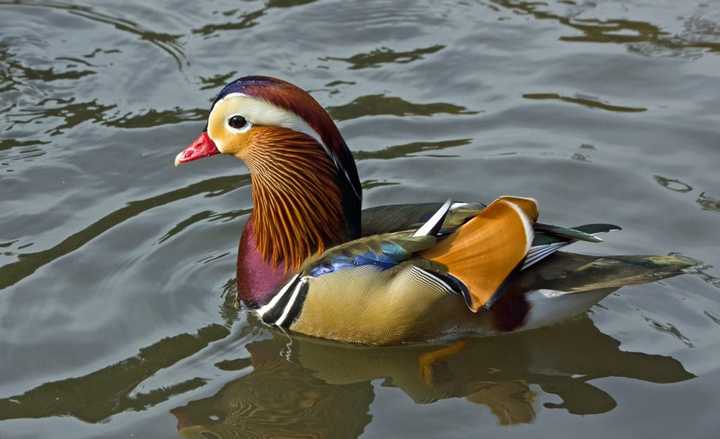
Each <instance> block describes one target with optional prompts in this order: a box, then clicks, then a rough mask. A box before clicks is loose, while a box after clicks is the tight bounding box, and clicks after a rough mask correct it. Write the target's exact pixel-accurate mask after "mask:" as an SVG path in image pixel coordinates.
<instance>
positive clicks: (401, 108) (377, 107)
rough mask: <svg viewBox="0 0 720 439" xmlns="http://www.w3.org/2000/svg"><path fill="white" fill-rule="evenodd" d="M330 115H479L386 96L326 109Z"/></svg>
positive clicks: (457, 107) (343, 117)
mask: <svg viewBox="0 0 720 439" xmlns="http://www.w3.org/2000/svg"><path fill="white" fill-rule="evenodd" d="M326 109H327V111H328V113H330V115H331V116H332V117H333V119H335V120H337V121H340V122H342V121H345V120H350V119H357V118H359V117H363V116H384V115H387V116H432V115H434V114H440V113H445V114H477V112H475V111H469V110H468V109H467V108H465V107H463V106H460V105H454V104H447V103H443V102H433V103H428V104H415V103H412V102H408V101H406V100H404V99H403V98H400V97H396V96H385V95H384V94H377V95H367V96H360V97H359V98H356V99H355V100H353V101H352V102H349V103H347V104H344V105H338V106H334V107H327V108H326Z"/></svg>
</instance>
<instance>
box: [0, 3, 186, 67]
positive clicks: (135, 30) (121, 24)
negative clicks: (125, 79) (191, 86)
mask: <svg viewBox="0 0 720 439" xmlns="http://www.w3.org/2000/svg"><path fill="white" fill-rule="evenodd" d="M2 6H15V7H17V6H26V7H38V8H46V9H54V10H59V11H64V12H66V13H68V14H71V15H74V16H76V17H81V18H84V19H87V20H90V21H94V22H96V23H101V24H106V25H110V26H113V27H114V28H115V29H117V30H119V31H121V32H125V33H128V34H131V35H134V36H136V37H137V38H139V39H140V40H141V41H147V42H148V43H150V44H152V45H154V46H155V47H157V48H159V49H160V50H162V51H163V52H165V53H167V54H168V55H170V57H172V59H173V60H174V61H175V63H176V64H177V66H178V69H181V70H182V67H183V63H185V62H187V58H186V57H185V53H184V52H183V50H182V45H181V44H180V42H179V40H180V38H181V37H182V35H173V34H168V33H163V32H155V31H151V30H149V29H146V28H144V27H142V26H141V25H139V24H138V23H136V22H134V21H131V20H127V19H124V18H119V17H114V16H112V15H109V14H106V13H102V12H98V11H97V10H96V9H95V8H92V7H89V6H83V5H76V4H71V3H63V2H41V1H23V0H14V1H3V0H0V7H2Z"/></svg>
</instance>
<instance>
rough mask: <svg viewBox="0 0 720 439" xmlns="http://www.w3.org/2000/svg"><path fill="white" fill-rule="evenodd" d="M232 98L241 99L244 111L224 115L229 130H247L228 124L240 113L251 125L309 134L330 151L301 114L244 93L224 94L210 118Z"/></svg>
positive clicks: (211, 134)
mask: <svg viewBox="0 0 720 439" xmlns="http://www.w3.org/2000/svg"><path fill="white" fill-rule="evenodd" d="M231 98H233V99H236V100H238V101H239V102H238V104H237V105H238V106H239V105H242V112H237V113H233V114H228V115H227V116H225V115H223V116H225V117H227V119H226V120H225V126H226V127H227V129H228V130H231V131H232V132H236V133H237V132H245V131H238V130H237V129H233V128H232V127H231V126H230V125H228V120H229V119H230V117H232V116H234V115H239V116H242V117H244V118H245V120H246V121H247V122H248V125H251V126H252V125H267V126H276V127H282V128H289V129H291V130H294V131H298V132H300V133H303V134H307V135H308V136H310V137H312V138H313V139H315V141H316V142H318V143H319V144H320V145H322V147H323V148H324V149H325V150H326V151H328V149H327V146H326V145H325V143H324V142H323V141H322V138H321V137H320V135H319V134H318V132H317V131H315V130H314V129H313V128H312V127H311V126H310V125H308V124H307V122H305V121H304V120H303V119H302V118H301V117H300V116H298V115H297V114H295V113H292V112H290V111H287V110H285V109H282V108H280V107H278V106H276V105H273V104H271V103H270V102H267V101H263V100H261V99H257V98H254V97H251V96H248V95H246V94H244V93H230V94H228V95H226V96H223V98H222V99H220V100H219V101H217V102H216V103H215V106H214V107H213V110H212V111H211V112H210V119H212V118H213V113H215V111H216V110H218V108H222V103H223V102H224V101H225V100H227V99H231ZM248 129H250V128H248ZM242 130H245V128H244V127H243V129H242ZM208 134H209V135H210V138H211V139H212V140H213V141H215V138H214V137H215V136H213V134H214V133H212V132H208ZM216 143H217V142H216Z"/></svg>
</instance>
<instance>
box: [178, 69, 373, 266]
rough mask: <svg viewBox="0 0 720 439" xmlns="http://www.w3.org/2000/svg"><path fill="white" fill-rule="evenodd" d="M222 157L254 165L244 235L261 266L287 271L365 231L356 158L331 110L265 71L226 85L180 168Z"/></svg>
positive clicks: (180, 160)
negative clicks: (230, 157) (325, 108)
mask: <svg viewBox="0 0 720 439" xmlns="http://www.w3.org/2000/svg"><path fill="white" fill-rule="evenodd" d="M220 154H223V155H232V156H234V157H236V158H238V159H240V160H242V161H243V162H245V164H246V165H247V167H248V169H249V170H250V176H251V181H252V186H253V204H254V207H253V213H252V214H251V216H250V219H249V221H248V224H247V225H246V228H245V232H244V234H243V240H245V241H246V242H245V247H247V251H248V252H250V253H252V252H253V251H256V253H257V255H259V259H260V260H261V261H262V263H264V264H267V265H269V266H270V267H272V268H273V269H281V270H282V271H285V272H287V271H290V270H294V269H297V268H298V267H299V266H300V264H301V263H302V261H304V260H305V259H306V258H307V257H309V256H311V255H313V254H315V253H318V252H321V251H323V250H324V249H325V248H327V247H329V246H332V245H335V244H338V243H341V242H344V241H346V240H350V239H354V238H357V237H358V236H359V234H360V210H361V200H362V196H361V187H360V181H359V179H358V174H357V168H356V166H355V161H354V160H353V157H352V154H351V152H350V150H349V149H348V147H347V145H346V144H345V141H344V139H343V138H342V136H341V135H340V132H339V130H338V128H337V127H336V126H335V123H334V122H333V120H332V118H331V117H330V115H329V114H328V113H327V112H326V111H325V110H324V109H323V108H322V106H321V105H320V104H318V102H317V101H316V100H315V99H313V98H312V96H310V94H308V93H307V92H305V91H304V90H302V89H300V88H298V87H296V86H294V85H292V84H290V83H288V82H285V81H282V80H279V79H275V78H270V77H265V76H246V77H243V78H240V79H237V80H235V81H232V82H230V83H229V84H227V85H226V86H225V87H224V88H223V89H222V90H221V91H220V93H219V94H218V96H217V97H216V99H215V101H214V102H213V104H212V106H211V108H210V114H209V116H208V121H207V126H206V128H205V130H204V131H203V132H202V133H201V134H200V135H199V136H198V137H197V139H195V141H193V142H192V143H191V144H190V145H189V146H188V147H187V148H185V149H184V150H183V151H182V152H180V153H179V154H178V155H177V157H176V158H175V165H176V166H177V165H181V164H185V163H188V162H191V161H195V160H198V159H201V158H205V157H211V156H214V155H220ZM243 245H244V244H243V243H242V242H241V249H240V250H241V255H239V256H240V258H242V257H243V254H242V253H243V251H244V250H243ZM245 256H247V258H248V259H252V257H255V256H253V255H245ZM241 263H242V261H239V262H238V264H239V265H240V264H241Z"/></svg>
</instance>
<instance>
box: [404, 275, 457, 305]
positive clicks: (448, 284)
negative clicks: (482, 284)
mask: <svg viewBox="0 0 720 439" xmlns="http://www.w3.org/2000/svg"><path fill="white" fill-rule="evenodd" d="M410 275H411V276H412V277H413V279H415V280H416V281H417V282H418V283H419V284H421V285H425V286H427V287H430V288H434V289H438V290H440V291H442V292H443V293H447V294H455V295H458V296H461V297H462V298H463V300H464V301H465V303H466V304H468V306H470V303H471V302H470V292H469V291H468V289H467V287H466V286H465V284H463V283H462V282H461V281H460V280H459V279H457V278H455V277H454V276H453V275H451V274H449V273H438V272H434V271H428V270H425V269H424V268H420V267H418V266H416V265H413V266H412V268H411V269H410Z"/></svg>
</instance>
